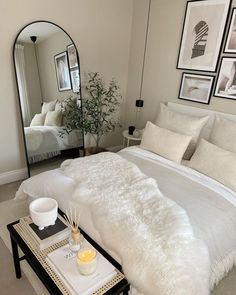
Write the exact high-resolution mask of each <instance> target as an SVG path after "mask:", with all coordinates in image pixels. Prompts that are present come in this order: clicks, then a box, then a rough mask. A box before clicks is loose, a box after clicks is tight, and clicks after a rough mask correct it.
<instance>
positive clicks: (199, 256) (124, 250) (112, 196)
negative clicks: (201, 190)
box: [62, 152, 210, 295]
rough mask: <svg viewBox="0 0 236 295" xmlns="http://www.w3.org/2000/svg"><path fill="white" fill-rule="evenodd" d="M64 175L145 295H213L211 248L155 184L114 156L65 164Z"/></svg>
mask: <svg viewBox="0 0 236 295" xmlns="http://www.w3.org/2000/svg"><path fill="white" fill-rule="evenodd" d="M62 169H63V171H64V174H65V175H67V176H69V177H71V178H73V179H74V180H75V181H76V182H77V187H76V189H75V191H74V193H73V198H74V200H77V201H79V202H80V203H81V202H82V203H83V204H85V205H87V206H89V207H90V210H91V213H92V217H93V221H94V225H95V226H96V228H97V229H98V231H99V232H100V234H101V238H102V241H103V243H104V245H105V246H106V247H107V248H108V249H111V250H113V251H115V252H116V253H117V254H118V255H119V257H120V258H121V261H122V266H123V270H124V273H125V275H126V277H127V278H128V280H129V282H130V283H131V284H132V285H133V286H134V287H135V288H136V289H137V290H138V291H139V292H140V293H143V294H145V295H149V294H155V295H157V294H158V295H206V294H209V268H210V266H209V265H210V262H209V256H208V250H207V247H206V246H205V244H204V243H203V242H202V241H200V240H198V239H196V238H195V237H194V235H193V232H192V228H191V225H190V223H189V220H188V217H187V215H186V213H185V211H184V210H183V209H182V208H181V207H179V206H178V205H177V204H176V203H174V202H173V201H172V200H170V199H167V198H165V197H164V196H163V195H162V193H161V192H160V190H159V189H158V185H157V183H156V181H155V180H154V179H152V178H149V177H147V176H146V175H144V174H143V173H142V172H141V171H140V170H139V168H138V167H137V166H136V165H134V164H133V163H131V162H129V161H127V160H125V159H123V158H122V157H120V156H119V155H117V154H114V153H109V152H106V153H101V154H98V155H94V156H89V157H85V158H79V159H75V160H68V161H65V162H64V163H63V164H62Z"/></svg>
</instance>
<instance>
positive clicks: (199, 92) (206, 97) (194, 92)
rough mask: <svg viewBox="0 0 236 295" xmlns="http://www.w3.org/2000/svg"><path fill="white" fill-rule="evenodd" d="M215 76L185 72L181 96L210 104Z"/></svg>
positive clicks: (181, 97)
mask: <svg viewBox="0 0 236 295" xmlns="http://www.w3.org/2000/svg"><path fill="white" fill-rule="evenodd" d="M213 81H214V76H209V75H196V74H188V73H183V75H182V81H181V86H180V91H179V98H180V99H184V100H189V101H195V102H199V103H204V104H209V103H210V98H211V91H212V85H213Z"/></svg>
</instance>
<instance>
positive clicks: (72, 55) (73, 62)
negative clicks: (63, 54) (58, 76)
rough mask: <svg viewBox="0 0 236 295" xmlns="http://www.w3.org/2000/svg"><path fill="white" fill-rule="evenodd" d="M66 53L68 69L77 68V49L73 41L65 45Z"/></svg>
mask: <svg viewBox="0 0 236 295" xmlns="http://www.w3.org/2000/svg"><path fill="white" fill-rule="evenodd" d="M67 54H68V61H69V68H70V69H73V68H78V65H79V62H78V57H77V50H76V47H75V45H74V44H73V43H72V44H69V45H67Z"/></svg>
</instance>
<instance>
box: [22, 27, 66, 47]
mask: <svg viewBox="0 0 236 295" xmlns="http://www.w3.org/2000/svg"><path fill="white" fill-rule="evenodd" d="M60 30H61V29H60V28H58V27H57V26H56V25H53V24H50V23H47V22H38V23H33V24H30V25H28V26H27V27H26V28H24V29H23V31H22V32H21V33H20V35H19V36H18V38H17V41H21V42H24V43H32V41H31V39H30V36H37V41H36V42H37V43H39V42H41V41H42V40H45V39H47V38H48V37H50V36H51V35H53V34H55V33H57V32H59V31H60Z"/></svg>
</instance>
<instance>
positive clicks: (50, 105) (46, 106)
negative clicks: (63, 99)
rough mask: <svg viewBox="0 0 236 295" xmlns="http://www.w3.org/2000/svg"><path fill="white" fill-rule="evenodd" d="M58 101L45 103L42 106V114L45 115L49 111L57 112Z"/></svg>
mask: <svg viewBox="0 0 236 295" xmlns="http://www.w3.org/2000/svg"><path fill="white" fill-rule="evenodd" d="M56 102H57V100H56V99H55V100H53V101H49V102H44V103H43V106H42V112H41V113H42V114H45V113H47V112H49V111H55V106H56Z"/></svg>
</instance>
